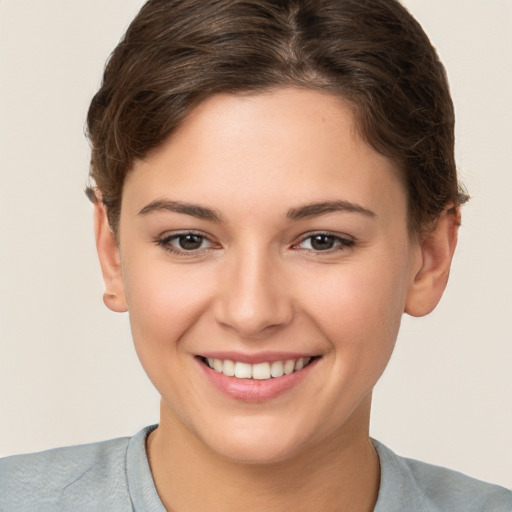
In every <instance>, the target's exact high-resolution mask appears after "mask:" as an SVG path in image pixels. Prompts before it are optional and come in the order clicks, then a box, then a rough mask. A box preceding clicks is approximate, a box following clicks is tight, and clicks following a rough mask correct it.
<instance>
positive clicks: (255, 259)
mask: <svg viewBox="0 0 512 512" xmlns="http://www.w3.org/2000/svg"><path fill="white" fill-rule="evenodd" d="M226 267H227V268H226V273H227V276H226V277H227V278H226V280H225V283H224V285H223V286H222V294H221V296H220V297H219V299H220V304H219V309H218V320H219V321H220V322H221V323H223V324H224V325H228V326H229V327H232V328H233V329H235V330H236V331H238V333H239V334H241V335H243V336H256V335H260V334H262V333H263V332H264V331H265V332H266V331H267V330H268V328H269V327H277V326H282V325H285V324H287V323H288V322H289V321H290V320H291V318H292V316H293V308H292V304H291V301H290V299H289V297H288V296H287V293H286V290H285V287H284V286H281V285H280V283H281V279H282V276H281V266H280V264H279V257H278V256H277V255H275V254H273V253H272V251H270V250H269V249H268V248H264V247H262V246H261V245H257V244H247V245H246V246H245V247H244V248H240V250H239V251H236V255H235V254H234V255H233V256H232V258H228V261H226Z"/></svg>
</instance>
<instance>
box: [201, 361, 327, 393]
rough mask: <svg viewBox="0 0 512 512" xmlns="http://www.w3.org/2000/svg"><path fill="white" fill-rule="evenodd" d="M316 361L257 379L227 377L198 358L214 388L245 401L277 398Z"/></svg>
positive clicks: (295, 382)
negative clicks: (270, 376)
mask: <svg viewBox="0 0 512 512" xmlns="http://www.w3.org/2000/svg"><path fill="white" fill-rule="evenodd" d="M317 362H318V359H314V360H313V361H312V362H311V363H309V364H308V365H307V366H306V367H304V368H302V369H301V370H299V371H297V372H293V373H290V374H289V375H283V376H282V377H273V378H270V379H266V380H258V379H237V378H236V377H228V376H227V375H224V374H223V373H220V372H216V371H215V370H213V369H212V368H210V367H209V366H207V365H206V364H204V363H203V362H202V361H201V360H199V359H198V364H199V366H200V367H201V369H202V371H203V372H204V374H205V376H206V377H207V378H208V380H209V381H210V383H211V384H213V386H214V387H215V388H216V389H218V390H219V391H221V392H222V393H223V394H225V395H227V396H229V397H231V398H234V399H236V400H243V401H247V402H264V401H266V400H272V399H273V398H277V397H278V396H280V395H282V394H283V393H285V392H286V391H289V390H290V389H292V388H294V387H295V386H297V385H298V384H299V383H301V382H302V381H303V380H304V379H305V378H306V377H307V376H308V374H309V373H310V372H311V370H312V369H313V367H314V366H316V363H317Z"/></svg>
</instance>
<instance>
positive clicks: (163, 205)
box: [139, 199, 223, 222]
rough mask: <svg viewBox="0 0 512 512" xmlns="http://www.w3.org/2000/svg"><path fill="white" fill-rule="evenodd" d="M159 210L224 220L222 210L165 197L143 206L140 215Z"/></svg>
mask: <svg viewBox="0 0 512 512" xmlns="http://www.w3.org/2000/svg"><path fill="white" fill-rule="evenodd" d="M158 211H169V212H174V213H182V214H184V215H190V216H192V217H196V218H198V219H204V220H210V221H213V222H223V218H222V215H221V214H220V212H218V211H215V210H212V209H211V208H206V207H204V206H199V205H198V204H193V203H183V202H181V201H169V200H164V199H157V200H155V201H151V203H149V204H147V205H146V206H144V208H142V210H141V211H140V212H139V215H147V214H148V213H153V212H158Z"/></svg>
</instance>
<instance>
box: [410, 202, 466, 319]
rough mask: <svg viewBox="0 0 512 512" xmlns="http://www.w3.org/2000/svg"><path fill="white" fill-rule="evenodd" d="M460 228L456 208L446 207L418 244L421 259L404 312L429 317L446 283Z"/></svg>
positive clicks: (458, 212) (457, 209)
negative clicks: (419, 245)
mask: <svg viewBox="0 0 512 512" xmlns="http://www.w3.org/2000/svg"><path fill="white" fill-rule="evenodd" d="M459 225H460V210H459V208H448V209H446V210H445V211H443V213H442V214H441V215H440V216H439V218H438V219H437V221H436V223H435V227H434V229H433V230H432V231H430V232H429V234H428V235H426V236H425V237H424V238H423V240H422V241H421V248H420V255H421V260H420V262H419V265H418V267H419V268H417V269H416V270H415V273H414V276H413V279H412V280H411V283H410V286H409V290H408V294H407V300H406V304H405V312H406V313H408V314H409V315H411V316H425V315H428V314H429V313H430V312H431V311H432V310H433V309H434V308H435V307H436V306H437V304H438V303H439V301H440V300H441V297H442V295H443V292H444V290H445V288H446V285H447V283H448V277H449V274H450V266H451V263H452V258H453V253H454V251H455V247H456V245H457V234H458V229H459Z"/></svg>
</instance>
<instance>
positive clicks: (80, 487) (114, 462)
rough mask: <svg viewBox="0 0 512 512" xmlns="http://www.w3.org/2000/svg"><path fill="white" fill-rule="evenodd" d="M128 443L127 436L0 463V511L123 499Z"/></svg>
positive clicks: (50, 508) (11, 458)
mask: <svg viewBox="0 0 512 512" xmlns="http://www.w3.org/2000/svg"><path fill="white" fill-rule="evenodd" d="M129 442H130V438H128V437H126V438H119V439H113V440H110V441H103V442H99V443H92V444H85V445H79V446H70V447H65V448H56V449H53V450H48V451H44V452H40V453H33V454H27V455H16V456H12V457H6V458H4V459H0V511H1V512H3V511H4V510H5V511H11V510H17V511H31V510H38V511H42V510H56V509H59V510H63V508H62V507H63V504H65V503H68V502H72V501H73V500H74V499H76V498H77V497H80V503H81V505H85V504H88V503H91V504H92V503H93V502H94V503H96V502H98V500H99V502H100V503H101V502H103V503H108V501H109V500H110V499H111V498H113V499H115V498H116V496H119V495H120V494H122V493H123V491H125V494H126V495H127V494H128V493H127V491H126V489H127V483H126V470H125V460H126V451H127V448H128V444H129ZM75 503H76V501H75ZM128 503H129V502H128ZM53 507H56V508H53ZM130 509H131V508H130ZM88 510H91V509H90V508H89V509H88Z"/></svg>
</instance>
